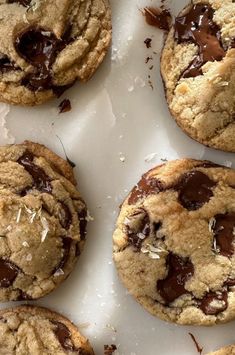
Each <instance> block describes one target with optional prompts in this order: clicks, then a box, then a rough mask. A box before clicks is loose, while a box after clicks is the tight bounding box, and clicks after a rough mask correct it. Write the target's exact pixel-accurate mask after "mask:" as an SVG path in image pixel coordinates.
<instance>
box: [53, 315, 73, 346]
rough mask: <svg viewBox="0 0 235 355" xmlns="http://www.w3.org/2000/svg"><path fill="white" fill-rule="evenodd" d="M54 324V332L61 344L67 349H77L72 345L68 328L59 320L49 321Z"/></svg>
mask: <svg viewBox="0 0 235 355" xmlns="http://www.w3.org/2000/svg"><path fill="white" fill-rule="evenodd" d="M51 322H52V323H53V324H54V325H55V329H54V333H55V335H56V337H57V339H58V340H59V342H60V344H61V346H62V347H63V348H64V349H65V350H68V351H75V350H78V349H76V348H75V347H74V344H73V342H72V339H71V333H70V331H69V329H68V328H67V327H66V325H64V324H63V323H61V322H57V321H54V320H53V321H51Z"/></svg>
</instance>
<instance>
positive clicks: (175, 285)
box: [157, 253, 194, 305]
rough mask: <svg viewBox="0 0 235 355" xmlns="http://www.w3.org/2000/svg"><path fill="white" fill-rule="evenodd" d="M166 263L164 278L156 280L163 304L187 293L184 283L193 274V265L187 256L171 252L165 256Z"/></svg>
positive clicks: (167, 303)
mask: <svg viewBox="0 0 235 355" xmlns="http://www.w3.org/2000/svg"><path fill="white" fill-rule="evenodd" d="M166 265H167V266H168V275H167V277H166V278H165V279H163V280H158V281H157V290H158V292H159V294H160V295H161V297H162V298H163V300H164V302H165V304H166V305H169V304H170V303H171V302H173V301H174V300H175V299H177V298H178V297H180V296H182V295H183V294H185V293H188V291H187V290H186V289H185V283H186V282H187V281H188V280H189V279H190V277H191V276H192V275H193V274H194V266H193V264H192V262H191V261H190V260H189V259H188V258H185V259H183V258H181V257H180V256H178V255H175V254H173V253H170V254H169V255H168V256H167V259H166Z"/></svg>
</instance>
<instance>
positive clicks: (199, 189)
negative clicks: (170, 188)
mask: <svg viewBox="0 0 235 355" xmlns="http://www.w3.org/2000/svg"><path fill="white" fill-rule="evenodd" d="M215 185H216V183H215V182H214V181H212V180H211V179H210V178H209V177H208V176H207V175H205V174H203V173H202V172H200V171H197V170H195V171H191V172H187V173H185V174H184V175H183V176H182V177H181V178H180V181H179V183H178V184H177V185H176V187H175V189H176V190H178V191H179V202H180V203H181V205H182V206H183V207H185V208H187V209H188V210H189V211H195V210H197V209H199V208H201V207H202V206H203V205H204V204H205V203H206V202H208V201H209V200H210V198H211V197H212V196H213V192H212V188H213V187H214V186H215Z"/></svg>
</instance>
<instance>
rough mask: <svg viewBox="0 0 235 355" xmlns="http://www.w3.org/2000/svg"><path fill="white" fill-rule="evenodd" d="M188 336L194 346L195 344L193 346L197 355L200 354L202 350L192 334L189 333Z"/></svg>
mask: <svg viewBox="0 0 235 355" xmlns="http://www.w3.org/2000/svg"><path fill="white" fill-rule="evenodd" d="M189 335H190V337H191V338H192V341H193V342H194V344H195V346H196V349H197V352H198V353H199V354H201V353H202V351H203V348H202V347H201V346H200V345H199V344H198V342H197V340H196V338H195V336H194V335H193V334H192V333H189Z"/></svg>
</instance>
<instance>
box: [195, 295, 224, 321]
mask: <svg viewBox="0 0 235 355" xmlns="http://www.w3.org/2000/svg"><path fill="white" fill-rule="evenodd" d="M227 307H228V292H227V291H223V292H221V293H215V292H209V293H207V294H206V295H205V296H204V297H203V299H202V300H200V302H199V308H200V309H201V310H202V311H203V312H204V313H205V314H206V315H208V316H216V315H217V314H219V313H221V312H223V311H225V310H226V309H227Z"/></svg>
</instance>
